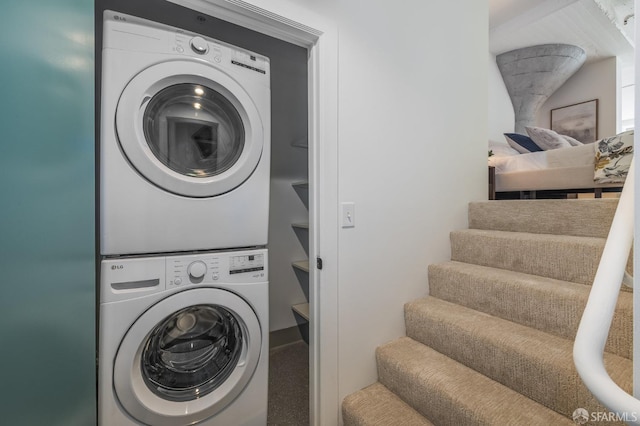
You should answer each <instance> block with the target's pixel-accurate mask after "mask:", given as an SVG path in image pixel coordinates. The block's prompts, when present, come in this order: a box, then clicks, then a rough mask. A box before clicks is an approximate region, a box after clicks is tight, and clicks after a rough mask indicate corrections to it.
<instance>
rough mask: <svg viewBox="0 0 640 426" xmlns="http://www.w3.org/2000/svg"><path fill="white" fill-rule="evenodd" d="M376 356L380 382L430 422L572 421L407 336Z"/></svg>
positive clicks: (497, 424) (499, 424)
mask: <svg viewBox="0 0 640 426" xmlns="http://www.w3.org/2000/svg"><path fill="white" fill-rule="evenodd" d="M376 357H377V360H378V376H379V381H380V382H381V383H382V384H384V385H385V386H386V387H387V388H388V389H389V390H390V391H391V392H393V393H395V394H396V395H398V396H399V397H400V398H402V400H404V401H405V402H406V403H407V404H409V405H410V406H412V407H414V408H415V409H416V411H418V412H419V413H420V414H422V415H423V416H424V417H426V418H428V419H429V420H430V421H432V422H433V423H434V424H437V425H472V424H475V425H495V426H504V425H525V424H526V425H529V426H533V425H540V426H548V425H558V426H562V425H567V426H570V425H575V423H573V421H571V420H569V419H568V418H566V417H564V416H562V415H560V414H558V413H556V412H554V411H552V410H549V409H548V408H545V407H543V406H542V405H540V404H538V403H536V402H534V401H532V400H531V399H528V398H526V397H525V396H523V395H521V394H519V393H517V392H515V391H513V390H511V389H509V388H507V387H505V386H503V385H501V384H500V383H498V382H496V381H494V380H491V379H490V378H488V377H486V376H484V375H482V374H479V373H477V372H475V371H473V370H472V369H470V368H468V367H465V366H464V365H462V364H460V363H458V362H456V361H454V360H452V359H451V358H448V357H446V356H445V355H442V354H440V353H438V352H437V351H435V350H433V349H431V348H429V347H427V346H425V345H423V344H420V343H418V342H416V341H415V340H412V339H410V338H408V337H402V338H400V339H397V340H394V341H392V342H390V343H387V344H385V345H383V346H381V347H379V348H378V349H377V350H376ZM356 424H357V423H356ZM367 424H369V423H367ZM371 424H380V425H383V424H384V423H371ZM389 424H400V423H389ZM406 424H411V423H406Z"/></svg>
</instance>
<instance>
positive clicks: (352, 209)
mask: <svg viewBox="0 0 640 426" xmlns="http://www.w3.org/2000/svg"><path fill="white" fill-rule="evenodd" d="M341 206H342V227H343V228H353V227H354V226H356V203H342V204H341Z"/></svg>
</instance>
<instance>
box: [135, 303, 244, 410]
mask: <svg viewBox="0 0 640 426" xmlns="http://www.w3.org/2000/svg"><path fill="white" fill-rule="evenodd" d="M242 343H243V335H242V327H241V324H240V322H239V320H238V319H237V318H236V316H235V315H234V314H233V313H232V312H231V311H229V310H228V309H225V308H224V307H222V306H218V305H195V306H190V307H188V308H184V309H181V310H179V311H177V312H175V313H173V314H172V315H170V316H168V317H167V318H165V319H164V320H163V321H162V322H160V323H159V324H158V325H157V326H156V327H155V328H154V330H152V332H151V333H150V334H149V337H148V338H147V340H146V342H145V343H144V349H143V351H142V356H141V360H140V363H141V370H142V377H143V378H144V381H145V383H146V384H147V386H148V387H149V389H150V390H151V391H152V392H154V393H155V394H156V395H158V396H159V397H161V398H164V399H167V400H170V401H189V400H193V399H196V398H200V397H202V396H204V395H207V394H208V393H210V392H212V391H213V390H215V389H216V388H217V387H218V386H220V384H222V383H223V382H224V381H225V380H226V379H227V378H228V377H229V375H230V374H231V373H232V372H233V370H234V369H235V367H236V365H237V363H238V360H239V358H240V354H241V352H242Z"/></svg>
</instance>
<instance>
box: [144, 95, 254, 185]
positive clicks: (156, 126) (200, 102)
mask: <svg viewBox="0 0 640 426" xmlns="http://www.w3.org/2000/svg"><path fill="white" fill-rule="evenodd" d="M143 122H144V124H143V128H144V136H145V139H146V141H147V143H148V144H149V147H150V148H151V151H152V152H153V154H154V155H155V156H156V157H157V158H158V159H159V160H160V161H161V162H162V163H163V164H164V165H165V166H167V167H169V168H170V169H171V170H173V171H175V172H177V173H180V174H183V175H186V176H193V177H209V176H215V175H218V174H220V173H222V172H225V171H226V170H228V169H229V168H230V167H231V166H233V164H235V162H236V161H237V160H238V158H239V157H240V154H241V153H242V150H243V148H244V142H245V132H244V125H243V123H242V118H241V117H240V114H239V113H238V110H237V109H236V108H235V107H234V106H233V104H232V103H231V102H229V100H228V99H227V98H226V97H225V96H223V95H222V94H220V93H219V92H217V91H215V90H214V89H211V88H209V87H206V86H203V85H200V84H191V83H183V84H176V85H173V86H170V87H167V88H165V89H163V90H161V91H160V92H158V93H157V94H156V95H155V96H154V97H153V98H152V99H151V100H150V101H149V104H148V105H147V108H146V110H145V112H144V116H143Z"/></svg>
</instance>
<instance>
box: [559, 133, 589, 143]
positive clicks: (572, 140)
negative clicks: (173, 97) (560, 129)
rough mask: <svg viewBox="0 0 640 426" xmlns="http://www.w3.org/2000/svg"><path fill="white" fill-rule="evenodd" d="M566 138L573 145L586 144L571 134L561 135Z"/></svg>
mask: <svg viewBox="0 0 640 426" xmlns="http://www.w3.org/2000/svg"><path fill="white" fill-rule="evenodd" d="M560 136H562V137H563V138H564V140H566V141H567V142H569V143H570V144H571V146H580V145H584V144H583V143H582V142H580V141H579V140H578V139H574V138H572V137H571V136H567V135H560Z"/></svg>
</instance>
